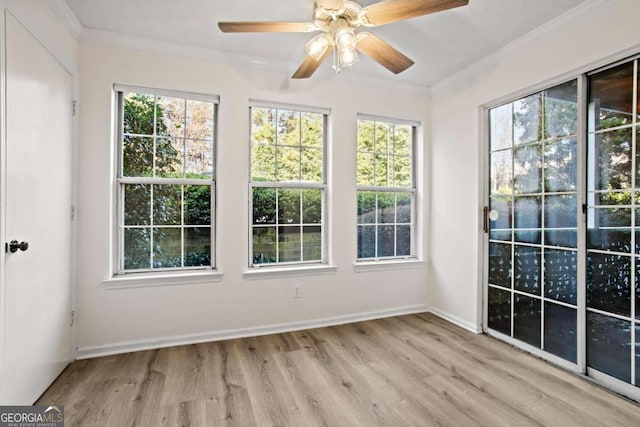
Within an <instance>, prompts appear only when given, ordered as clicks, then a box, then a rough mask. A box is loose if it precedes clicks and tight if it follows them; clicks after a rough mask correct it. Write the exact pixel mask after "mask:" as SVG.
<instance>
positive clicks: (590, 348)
mask: <svg viewBox="0 0 640 427" xmlns="http://www.w3.org/2000/svg"><path fill="white" fill-rule="evenodd" d="M630 326H631V322H627V321H625V320H619V319H616V318H613V317H610V316H604V315H602V314H598V313H592V312H587V364H588V365H589V366H590V367H592V368H595V369H597V370H598V371H601V372H604V373H605V374H609V375H611V376H613V377H616V378H618V379H621V380H622V381H626V382H630V381H631V327H630Z"/></svg>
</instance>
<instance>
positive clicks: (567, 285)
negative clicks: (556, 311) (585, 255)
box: [544, 249, 578, 305]
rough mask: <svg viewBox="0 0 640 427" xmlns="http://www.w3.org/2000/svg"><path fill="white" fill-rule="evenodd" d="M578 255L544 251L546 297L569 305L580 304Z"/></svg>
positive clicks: (572, 252) (566, 252)
mask: <svg viewBox="0 0 640 427" xmlns="http://www.w3.org/2000/svg"><path fill="white" fill-rule="evenodd" d="M577 265H578V253H577V252H575V251H561V250H553V249H545V250H544V292H545V297H547V298H551V299H554V300H556V301H561V302H566V303H567V304H574V305H575V304H577V302H578V299H577V298H578V268H577Z"/></svg>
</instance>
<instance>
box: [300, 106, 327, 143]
mask: <svg viewBox="0 0 640 427" xmlns="http://www.w3.org/2000/svg"><path fill="white" fill-rule="evenodd" d="M301 119H302V124H301V132H302V145H303V146H304V147H317V148H322V142H323V141H324V116H323V115H322V114H316V113H301Z"/></svg>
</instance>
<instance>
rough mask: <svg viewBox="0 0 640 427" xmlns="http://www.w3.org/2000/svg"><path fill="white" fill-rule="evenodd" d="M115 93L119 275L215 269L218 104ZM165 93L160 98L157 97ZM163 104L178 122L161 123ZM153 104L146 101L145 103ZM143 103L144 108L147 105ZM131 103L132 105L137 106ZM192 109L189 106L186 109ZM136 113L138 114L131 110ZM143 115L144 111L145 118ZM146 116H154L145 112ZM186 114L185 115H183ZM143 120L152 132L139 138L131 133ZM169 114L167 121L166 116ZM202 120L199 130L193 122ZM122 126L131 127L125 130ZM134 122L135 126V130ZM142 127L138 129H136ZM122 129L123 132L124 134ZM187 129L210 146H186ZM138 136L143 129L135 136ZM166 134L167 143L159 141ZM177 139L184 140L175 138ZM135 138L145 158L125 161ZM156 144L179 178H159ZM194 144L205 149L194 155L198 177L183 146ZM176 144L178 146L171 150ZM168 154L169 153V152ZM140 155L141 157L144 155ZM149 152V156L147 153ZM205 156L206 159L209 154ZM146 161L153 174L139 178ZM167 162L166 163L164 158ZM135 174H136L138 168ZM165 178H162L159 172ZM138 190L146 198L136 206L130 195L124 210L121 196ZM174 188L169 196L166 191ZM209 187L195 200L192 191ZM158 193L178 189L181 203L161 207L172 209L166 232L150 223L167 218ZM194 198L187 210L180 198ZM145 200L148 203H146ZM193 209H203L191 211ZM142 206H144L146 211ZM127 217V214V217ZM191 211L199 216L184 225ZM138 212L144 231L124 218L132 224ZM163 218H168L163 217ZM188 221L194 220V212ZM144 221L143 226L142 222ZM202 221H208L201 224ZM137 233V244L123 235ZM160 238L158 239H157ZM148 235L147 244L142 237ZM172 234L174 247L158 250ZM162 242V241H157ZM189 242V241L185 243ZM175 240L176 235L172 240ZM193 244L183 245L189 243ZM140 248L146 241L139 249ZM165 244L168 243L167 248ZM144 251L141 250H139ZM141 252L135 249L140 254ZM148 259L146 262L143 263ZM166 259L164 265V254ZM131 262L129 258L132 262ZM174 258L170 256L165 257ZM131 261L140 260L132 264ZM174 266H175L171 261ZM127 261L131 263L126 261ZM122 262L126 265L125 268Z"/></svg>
mask: <svg viewBox="0 0 640 427" xmlns="http://www.w3.org/2000/svg"><path fill="white" fill-rule="evenodd" d="M116 92H117V96H118V123H117V124H118V135H119V136H118V177H117V180H116V182H117V189H118V192H119V197H118V202H119V204H118V207H117V209H118V216H117V217H118V233H117V235H118V242H119V243H118V245H117V248H118V252H117V263H116V265H117V266H118V269H117V273H118V274H124V273H137V272H150V271H175V270H197V269H207V268H215V263H214V259H215V256H214V252H215V251H214V244H213V242H214V227H213V224H214V218H215V177H214V169H215V168H214V163H215V130H216V124H215V122H216V113H217V108H216V104H217V102H216V100H215V98H214V97H206V96H202V95H199V96H198V98H197V99H190V98H186V97H185V96H188V95H186V94H180V93H171V94H169V95H167V97H165V95H159V94H154V93H153V90H149V89H142V88H140V90H138V89H137V88H129V87H127V88H119V87H117V86H116ZM161 92H163V93H166V91H161ZM163 99H168V100H169V101H173V106H174V107H178V110H177V111H178V114H180V113H184V114H183V116H182V117H179V120H174V119H173V118H168V117H166V116H164V115H165V113H166V111H165V110H164V108H165V107H166V106H164V105H162V100H163ZM151 100H152V101H151ZM145 102H146V103H145ZM127 103H129V108H130V111H128V112H127V111H126V110H127ZM136 103H137V104H136ZM190 103H192V105H191V106H190ZM136 107H138V108H137V109H136ZM145 108H146V111H145ZM149 108H152V109H153V110H152V113H150V112H149V111H148V110H149ZM191 108H193V110H197V109H200V111H199V112H198V113H197V114H194V112H193V111H191ZM161 113H162V114H163V118H164V119H166V120H167V123H170V124H172V125H173V126H174V127H175V129H177V130H178V131H177V134H172V132H171V129H170V128H169V127H168V125H167V123H163V124H162V127H163V128H164V129H163V130H161V126H160V122H161V120H160V118H159V114H161ZM189 113H191V115H189ZM145 114H149V115H151V114H152V119H151V120H148V119H149V118H147V121H146V125H147V126H148V125H149V124H151V125H152V129H151V130H148V129H147V130H146V131H144V130H143V131H142V132H139V131H138V132H136V131H135V129H132V127H134V126H145V120H144V119H145ZM170 115H171V112H169V113H167V116H170ZM198 120H200V122H198ZM127 121H129V123H128V124H127ZM138 121H139V122H140V123H138ZM141 123H142V124H141ZM127 126H128V129H127ZM189 126H191V127H192V130H199V131H202V130H204V133H205V134H206V135H210V137H209V138H191V136H193V135H190V134H189V133H188V131H189ZM138 130H141V129H138ZM162 133H166V135H164V134H162ZM181 133H182V134H181ZM135 138H139V139H141V140H142V141H143V147H142V148H143V153H142V157H143V158H142V159H141V158H139V157H138V154H139V153H135V152H131V153H128V154H127V149H131V148H130V147H129V144H133V142H132V141H135ZM145 139H148V140H150V141H152V147H151V150H148V149H147V150H144V144H145V143H144V140H145ZM161 141H165V142H166V143H167V144H170V145H167V146H166V147H170V149H169V150H168V151H169V152H170V153H172V152H173V155H172V156H169V158H170V159H171V161H172V162H174V164H173V165H172V168H176V167H177V168H179V170H180V172H178V175H176V173H173V174H171V173H170V174H169V175H170V176H161V175H162V173H161V171H160V167H159V164H158V163H159V160H160V159H159V155H160V154H159V150H158V146H159V144H160V142H161ZM194 142H197V143H199V144H200V146H201V147H205V148H204V150H205V151H202V149H201V150H200V151H197V150H196V152H197V157H198V158H199V160H200V162H201V164H200V165H199V166H200V168H199V169H198V168H197V166H198V165H195V166H194V164H195V162H194V161H193V160H192V164H187V162H188V160H189V159H188V156H187V145H188V144H189V143H194ZM176 144H180V147H179V148H177V147H176ZM172 150H173V151H172ZM145 151H146V152H145ZM149 151H150V152H149ZM207 151H210V152H207ZM147 155H151V160H152V161H151V165H150V167H151V171H149V170H148V168H147V169H146V170H144V165H145V161H144V160H145V159H144V157H145V156H147ZM127 159H128V161H129V163H131V162H132V161H134V162H135V161H141V164H142V167H143V170H142V173H140V172H141V171H140V170H138V171H136V170H135V169H136V168H135V167H134V168H133V169H134V170H130V169H131V165H129V167H128V166H127ZM162 160H164V161H165V162H166V161H167V160H168V159H166V158H163V159H162ZM139 167H140V166H138V168H139ZM165 172H166V171H165ZM135 187H138V189H142V190H143V193H144V192H145V191H146V192H147V193H148V194H147V195H144V194H143V197H140V195H138V200H136V198H135V197H133V196H134V195H133V194H130V195H129V196H131V198H132V199H134V202H132V203H129V200H128V197H127V189H128V188H131V189H133V188H135ZM171 187H173V188H171ZM205 187H207V190H205V191H204V192H202V194H199V193H198V190H202V189H203V188H205ZM161 188H164V189H168V190H171V191H173V193H174V194H173V196H177V195H178V194H177V192H178V188H179V197H173V200H170V197H169V199H167V200H166V201H167V203H168V204H171V202H173V203H176V205H177V207H176V206H173V207H172V208H173V209H174V210H175V209H177V215H175V214H176V212H174V216H175V219H174V221H169V222H170V223H168V224H163V223H162V221H160V222H158V221H156V218H155V215H156V214H158V212H160V211H163V210H165V209H166V210H167V211H169V214H170V213H171V212H170V209H171V208H167V207H164V206H160V205H161V202H159V200H162V197H159V196H158V194H160V193H158V194H156V193H157V192H159V191H160V189H161ZM188 191H193V194H192V197H193V200H191V202H190V203H187V198H186V193H187V192H188ZM145 200H146V202H145ZM136 201H137V202H139V203H140V202H141V203H142V206H139V205H135V202H136ZM197 203H199V204H202V206H197ZM145 205H146V206H145ZM128 209H132V211H128ZM187 209H189V210H194V211H195V210H197V209H199V211H198V214H199V215H195V217H196V218H197V217H198V216H199V218H197V219H196V222H193V221H188V220H187V218H186V211H187ZM137 210H147V214H146V215H145V216H146V220H143V221H142V223H138V222H135V221H134V223H129V222H127V212H129V215H130V216H136V214H138V212H136V211H137ZM164 213H165V214H166V212H164ZM192 215H193V212H192ZM145 216H143V217H142V218H144V217H145ZM205 219H206V220H205ZM132 230H140V231H142V233H139V234H138V240H137V241H136V239H133V238H131V239H129V238H128V237H131V236H128V234H130V233H128V231H132ZM162 230H164V231H162ZM145 231H146V234H147V235H146V236H145V233H144V232H145ZM171 231H173V233H177V234H179V239H174V241H173V242H169V243H167V244H166V245H163V244H162V243H161V242H162V239H163V238H166V237H167V236H170V234H171ZM163 234H165V235H164V236H163ZM189 235H190V236H189ZM175 237H176V235H174V238H175ZM189 238H191V239H194V240H192V241H188V239H189ZM143 240H144V241H143ZM167 242H168V241H167ZM136 244H137V245H142V251H138V253H136V247H135V246H136ZM146 246H148V247H147V248H145V247H146ZM187 247H190V248H191V249H192V251H191V252H190V253H189V255H191V260H187V255H188V254H187ZM138 249H139V248H138ZM145 253H146V255H145ZM163 253H164V254H165V256H164V257H163V256H162V254H163ZM132 254H134V255H133V256H132ZM171 254H173V256H171ZM136 256H137V257H138V259H137V260H136V259H135V258H136ZM176 258H178V259H176ZM132 259H133V261H132ZM127 260H128V261H127Z"/></svg>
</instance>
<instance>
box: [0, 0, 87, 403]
mask: <svg viewBox="0 0 640 427" xmlns="http://www.w3.org/2000/svg"><path fill="white" fill-rule="evenodd" d="M45 7H49V5H48V2H45ZM28 8H29V6H27V5H24V4H20V3H19V2H16V1H12V0H0V13H1V15H0V243H1V244H2V246H4V243H5V242H7V234H6V215H5V206H6V190H7V188H6V185H7V176H6V173H7V168H6V160H7V97H6V87H7V86H6V84H7V69H6V62H5V61H4V58H6V49H7V45H6V42H7V35H6V19H7V16H8V15H9V14H10V15H11V16H12V17H13V18H15V19H16V20H17V21H18V22H19V23H20V24H21V25H22V26H23V27H24V28H25V29H26V30H27V31H28V32H29V33H30V34H31V35H32V36H33V37H34V39H35V40H36V41H37V42H38V43H40V45H42V46H43V47H44V48H45V50H46V51H47V52H49V54H50V55H51V56H52V57H53V58H54V59H55V60H56V61H57V62H58V63H59V64H60V65H61V66H62V67H63V68H64V69H65V70H66V71H67V72H68V73H69V74H70V75H71V79H72V93H71V94H70V95H71V99H70V100H71V101H72V104H71V105H69V108H70V109H71V108H73V109H74V112H73V113H72V123H71V138H72V140H71V153H70V155H71V206H69V215H70V216H71V215H72V213H73V216H72V221H71V224H70V225H71V235H70V236H69V237H70V239H71V254H70V257H71V259H70V265H69V269H70V271H69V273H70V280H71V283H70V287H69V301H70V306H71V313H69V315H70V318H69V321H70V327H69V328H70V331H69V333H70V340H69V341H70V348H69V353H68V354H69V357H68V361H69V362H72V361H74V360H75V359H76V353H77V328H76V325H77V319H76V317H77V316H75V313H76V312H77V309H76V307H77V283H78V279H77V270H78V268H77V267H78V264H77V253H78V245H77V241H78V239H77V236H78V221H77V218H78V209H77V206H78V142H79V117H78V116H79V115H78V114H77V111H78V103H77V99H78V97H79V92H80V82H79V72H78V69H77V67H76V66H75V64H74V59H75V58H74V59H73V60H72V59H70V58H66V57H64V56H63V55H62V54H61V53H60V52H59V51H58V49H56V48H55V46H54V45H53V44H52V43H50V42H49V41H48V39H47V37H46V35H45V34H44V31H43V30H41V29H40V27H39V26H38V23H37V22H35V19H34V18H32V17H31V15H30V13H29V10H28ZM52 13H53V10H52ZM60 25H61V26H62V23H61V24H60ZM5 264H6V256H5V255H4V254H3V256H0V349H4V348H5V327H6V319H5V314H6V310H5V304H6V267H5ZM4 369H5V353H4V350H2V351H0V379H2V378H3V377H4ZM2 398H3V396H0V400H2Z"/></svg>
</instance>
